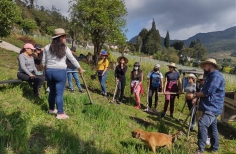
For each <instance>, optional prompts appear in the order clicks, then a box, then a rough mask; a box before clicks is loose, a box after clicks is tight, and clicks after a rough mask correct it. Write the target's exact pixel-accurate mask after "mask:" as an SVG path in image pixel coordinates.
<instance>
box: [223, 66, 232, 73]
mask: <svg viewBox="0 0 236 154" xmlns="http://www.w3.org/2000/svg"><path fill="white" fill-rule="evenodd" d="M233 70H234V69H233V68H231V67H228V66H225V67H224V69H223V72H225V73H231V72H232V71H233Z"/></svg>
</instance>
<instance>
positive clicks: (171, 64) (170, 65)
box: [166, 63, 177, 68]
mask: <svg viewBox="0 0 236 154" xmlns="http://www.w3.org/2000/svg"><path fill="white" fill-rule="evenodd" d="M166 66H169V67H174V68H177V67H176V66H175V63H170V64H169V65H166Z"/></svg>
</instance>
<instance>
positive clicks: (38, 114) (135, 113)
mask: <svg viewBox="0 0 236 154" xmlns="http://www.w3.org/2000/svg"><path fill="white" fill-rule="evenodd" d="M80 52H82V51H80ZM84 52H86V51H83V53H84ZM0 54H1V56H0V80H5V79H12V78H16V73H17V68H18V64H17V54H16V53H13V52H10V51H6V50H3V49H0ZM78 54H79V53H78ZM114 56H118V54H116V53H114ZM128 57H129V56H128ZM132 58H133V59H132ZM134 58H135V57H131V56H130V57H129V59H130V63H129V66H131V65H132V64H133V62H134V61H135V60H136V59H134ZM153 63H156V61H153V62H152V60H149V61H144V62H142V69H143V71H144V74H145V76H146V75H147V72H148V71H150V69H151V68H152V66H153ZM80 64H81V65H82V67H83V68H84V69H85V70H87V71H86V72H85V73H84V76H85V79H86V81H87V84H88V87H89V89H90V91H91V96H92V99H93V101H94V102H95V104H94V105H89V99H88V97H87V95H86V94H81V93H79V92H78V91H77V92H75V94H71V93H69V92H68V91H65V94H64V107H65V111H66V113H67V114H68V115H69V116H70V119H68V120H56V118H55V117H54V116H51V115H49V114H48V113H47V111H48V104H47V96H48V94H46V93H45V88H43V89H42V91H41V97H40V99H35V98H34V97H33V94H32V90H31V88H30V87H29V86H28V84H27V83H25V82H23V83H19V84H9V85H0V151H1V152H0V153H4V154H5V153H6V154H13V153H20V154H25V153H30V154H31V153H32V154H36V153H39V154H41V153H45V154H79V153H81V154H84V153H88V154H90V153H94V154H99V153H100V154H101V153H105V154H113V153H114V154H116V153H117V154H118V153H122V154H146V153H150V154H151V151H150V150H149V149H148V148H146V146H145V145H144V144H143V143H142V142H141V141H139V140H136V139H133V138H132V136H131V132H132V131H133V130H135V129H137V128H141V129H144V130H146V131H159V132H163V133H171V134H173V133H175V132H176V131H178V130H179V129H180V126H181V123H180V122H178V121H177V120H176V117H177V116H178V114H179V111H180V110H181V108H182V106H183V96H181V97H180V99H179V100H177V101H176V103H175V113H174V117H175V119H171V118H169V116H167V117H166V118H164V119H161V118H160V116H159V115H153V114H147V113H145V112H142V111H141V110H137V109H135V108H134V98H133V96H132V95H130V92H129V88H128V87H129V86H128V83H129V75H127V80H128V81H127V85H126V90H125V96H126V97H125V100H124V101H123V103H122V104H121V105H116V104H112V103H109V99H111V97H112V93H113V91H114V87H115V83H114V73H113V71H112V70H109V73H108V78H107V83H106V84H107V90H108V92H109V96H108V99H107V98H103V97H102V96H101V95H100V93H101V91H100V86H99V83H98V81H97V80H91V79H90V75H92V74H94V71H91V70H92V67H91V66H89V65H87V64H86V63H84V62H80ZM144 64H145V65H144ZM160 64H161V65H162V66H164V65H165V63H164V62H163V63H161V62H160ZM131 69H132V68H131V67H129V69H128V73H127V74H129V73H130V71H131ZM166 69H167V68H165V67H162V69H161V71H162V73H164V72H165V71H166ZM82 86H83V84H82ZM83 87H84V86H83ZM144 87H146V83H145V82H144ZM234 88H235V85H233V86H232V84H229V81H227V90H231V89H234ZM145 89H146V88H145ZM141 100H142V107H143V108H145V106H146V95H144V96H142V97H141ZM163 102H164V97H163V96H161V97H160V99H159V105H158V111H159V112H161V111H162V109H163ZM187 113H188V110H187V108H186V109H185V111H184V115H182V119H184V118H185V116H186V114H187ZM219 134H220V151H219V152H220V153H222V154H225V153H227V154H231V153H236V152H235V151H236V140H235V139H236V133H235V132H233V131H231V130H230V129H229V128H227V127H225V126H224V125H222V124H220V123H219ZM190 135H191V136H190V139H189V140H187V138H186V137H185V136H179V138H178V140H177V141H176V142H175V143H174V145H173V153H174V154H188V153H193V152H194V151H195V149H196V147H197V146H196V143H197V130H196V131H194V132H191V134H190ZM157 152H158V153H162V154H166V153H168V150H167V149H166V148H165V147H163V148H160V149H158V150H157Z"/></svg>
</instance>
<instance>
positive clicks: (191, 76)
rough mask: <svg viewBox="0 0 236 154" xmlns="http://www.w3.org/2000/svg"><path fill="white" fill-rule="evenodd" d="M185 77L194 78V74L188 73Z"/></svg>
mask: <svg viewBox="0 0 236 154" xmlns="http://www.w3.org/2000/svg"><path fill="white" fill-rule="evenodd" d="M186 77H187V78H193V79H196V76H195V75H194V74H192V73H190V74H188V75H187V76H186Z"/></svg>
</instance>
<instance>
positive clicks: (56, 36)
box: [52, 33, 67, 39]
mask: <svg viewBox="0 0 236 154" xmlns="http://www.w3.org/2000/svg"><path fill="white" fill-rule="evenodd" d="M63 35H67V34H66V33H62V34H59V35H55V36H52V39H54V38H58V37H60V36H63Z"/></svg>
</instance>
